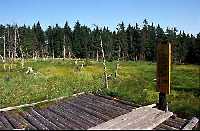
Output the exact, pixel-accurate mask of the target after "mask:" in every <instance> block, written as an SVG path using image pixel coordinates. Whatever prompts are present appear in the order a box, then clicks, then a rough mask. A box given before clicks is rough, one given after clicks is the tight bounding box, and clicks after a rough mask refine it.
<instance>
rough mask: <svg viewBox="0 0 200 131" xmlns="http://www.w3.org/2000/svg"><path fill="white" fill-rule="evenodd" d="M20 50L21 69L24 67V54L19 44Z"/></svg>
mask: <svg viewBox="0 0 200 131" xmlns="http://www.w3.org/2000/svg"><path fill="white" fill-rule="evenodd" d="M20 51H21V54H22V57H21V67H22V69H23V68H24V54H23V51H22V47H21V46H20Z"/></svg>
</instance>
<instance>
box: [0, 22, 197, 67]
mask: <svg viewBox="0 0 200 131" xmlns="http://www.w3.org/2000/svg"><path fill="white" fill-rule="evenodd" d="M2 36H5V40H6V57H11V56H12V53H13V52H14V51H15V48H16V54H17V56H16V57H21V56H22V54H23V56H24V57H25V58H32V57H36V56H37V57H55V58H63V57H64V54H65V57H72V58H92V59H96V57H97V56H98V57H99V58H101V56H102V54H101V48H100V40H101V39H102V41H103V46H104V50H105V56H106V59H107V60H116V59H118V56H119V52H120V59H121V60H133V61H137V60H147V61H156V44H157V43H158V42H159V41H161V40H169V41H170V42H171V43H172V50H173V52H172V53H173V62H174V63H192V64H200V33H199V34H198V35H197V36H193V35H192V34H186V33H184V31H178V30H177V29H176V28H167V29H166V30H163V29H162V27H160V25H159V24H158V25H154V24H153V23H148V21H147V20H146V19H145V20H144V22H143V23H142V24H141V26H140V27H139V25H138V23H136V24H135V25H130V24H129V25H128V26H127V27H125V24H124V23H123V22H122V23H120V24H118V25H117V26H116V30H115V31H111V30H109V28H108V27H98V26H94V28H93V29H90V28H89V27H87V26H85V25H81V23H80V22H79V21H77V22H76V23H75V25H74V28H73V29H72V28H70V26H69V25H68V23H67V22H66V23H65V25H64V27H60V26H59V25H58V24H56V25H55V26H53V27H52V26H48V28H47V29H46V30H45V31H44V30H43V29H42V28H41V26H40V23H39V22H37V23H36V24H34V25H33V26H32V27H30V26H26V25H24V26H20V27H19V26H18V25H0V37H2ZM15 44H16V45H17V46H15ZM3 47H4V45H3V39H0V55H1V56H3V53H4V50H3Z"/></svg>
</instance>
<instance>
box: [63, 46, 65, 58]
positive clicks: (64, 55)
mask: <svg viewBox="0 0 200 131" xmlns="http://www.w3.org/2000/svg"><path fill="white" fill-rule="evenodd" d="M63 59H65V45H63Z"/></svg>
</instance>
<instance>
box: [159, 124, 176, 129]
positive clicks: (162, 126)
mask: <svg viewBox="0 0 200 131" xmlns="http://www.w3.org/2000/svg"><path fill="white" fill-rule="evenodd" d="M159 128H161V129H165V130H180V129H178V128H174V127H171V126H168V125H165V124H163V123H161V124H160V125H159ZM157 130H158V129H157Z"/></svg>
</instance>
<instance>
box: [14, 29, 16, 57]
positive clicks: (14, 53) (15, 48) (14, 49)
mask: <svg viewBox="0 0 200 131" xmlns="http://www.w3.org/2000/svg"><path fill="white" fill-rule="evenodd" d="M16 56H17V29H16V28H15V43H14V61H15V59H16Z"/></svg>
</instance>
